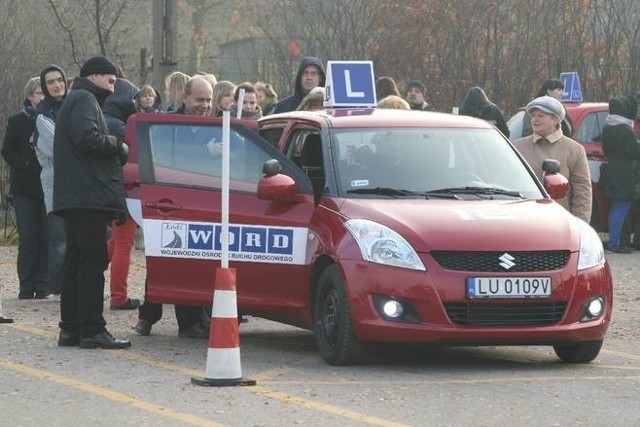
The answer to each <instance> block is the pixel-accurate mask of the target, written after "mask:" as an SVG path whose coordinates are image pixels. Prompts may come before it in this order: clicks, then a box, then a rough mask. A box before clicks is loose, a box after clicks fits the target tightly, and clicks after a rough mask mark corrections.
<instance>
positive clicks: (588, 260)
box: [576, 218, 604, 271]
mask: <svg viewBox="0 0 640 427" xmlns="http://www.w3.org/2000/svg"><path fill="white" fill-rule="evenodd" d="M576 221H578V225H579V226H580V255H579V256H578V271H580V270H585V269H587V268H591V267H595V266H597V265H600V264H602V263H603V262H604V248H603V247H602V242H601V241H600V237H599V236H598V233H596V231H595V230H594V229H593V228H591V226H590V225H589V224H587V223H586V222H584V221H583V220H581V219H579V218H576Z"/></svg>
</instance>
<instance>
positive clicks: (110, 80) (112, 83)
mask: <svg viewBox="0 0 640 427" xmlns="http://www.w3.org/2000/svg"><path fill="white" fill-rule="evenodd" d="M107 81H108V82H109V84H110V85H114V84H116V79H114V78H112V77H109V80H107Z"/></svg>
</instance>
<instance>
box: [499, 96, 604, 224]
mask: <svg viewBox="0 0 640 427" xmlns="http://www.w3.org/2000/svg"><path fill="white" fill-rule="evenodd" d="M564 107H565V110H566V112H567V114H568V115H569V116H570V117H571V120H572V122H573V139H575V140H576V141H578V142H579V143H581V144H582V145H583V146H584V148H585V151H586V152H587V159H588V160H589V172H590V173H591V181H592V186H591V187H592V189H593V204H592V208H591V225H592V226H593V227H594V228H595V229H596V230H598V231H606V230H607V229H608V223H607V220H608V217H609V207H610V206H611V202H610V201H609V199H608V198H607V197H606V196H605V195H604V193H603V192H602V190H601V189H600V186H599V185H598V181H599V180H600V165H601V164H602V163H603V162H606V161H607V158H606V157H605V155H604V154H603V152H602V141H601V140H600V135H601V134H602V128H603V127H604V124H605V123H604V120H605V119H606V117H607V115H608V114H609V104H607V103H606V102H581V103H565V104H564ZM525 114H526V113H525V111H524V110H522V111H519V112H518V113H516V114H515V115H514V116H513V117H511V118H510V119H509V121H508V122H507V125H508V126H509V131H510V133H511V134H510V136H509V138H510V139H511V140H512V141H515V140H516V139H518V138H521V137H522V134H523V128H526V125H527V123H528V122H525V120H524V118H525ZM525 131H526V129H525ZM524 133H526V134H531V125H530V123H529V129H528V132H524Z"/></svg>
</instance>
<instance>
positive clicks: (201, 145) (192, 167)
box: [150, 124, 268, 193]
mask: <svg viewBox="0 0 640 427" xmlns="http://www.w3.org/2000/svg"><path fill="white" fill-rule="evenodd" d="M150 139H151V155H152V159H153V165H154V172H155V178H156V181H157V182H159V183H166V184H178V185H187V186H193V187H208V188H221V187H222V128H221V127H220V126H206V125H182V124H180V125H172V124H158V125H152V126H151V130H150ZM229 157H230V166H229V175H230V181H231V183H230V188H231V190H238V191H245V192H254V193H255V192H257V185H258V180H259V179H260V177H261V176H262V164H263V163H264V162H265V161H266V160H268V156H267V155H266V154H265V153H264V152H262V151H261V150H260V149H258V148H257V147H256V146H255V144H254V143H253V142H252V141H251V140H249V139H247V138H246V137H245V136H244V135H242V134H240V133H238V132H237V131H235V130H234V129H231V133H230V153H229Z"/></svg>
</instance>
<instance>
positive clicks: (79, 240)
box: [53, 56, 131, 349]
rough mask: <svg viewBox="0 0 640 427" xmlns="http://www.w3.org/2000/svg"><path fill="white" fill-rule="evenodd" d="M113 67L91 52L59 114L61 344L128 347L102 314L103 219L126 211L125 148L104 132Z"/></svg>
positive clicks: (56, 188) (56, 201) (56, 191)
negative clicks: (63, 242) (63, 248)
mask: <svg viewBox="0 0 640 427" xmlns="http://www.w3.org/2000/svg"><path fill="white" fill-rule="evenodd" d="M117 73H118V71H117V68H116V66H115V65H114V64H113V63H112V62H111V61H110V60H109V59H107V58H106V57H104V56H94V57H92V58H89V59H88V60H87V61H86V62H85V63H84V64H83V65H82V68H81V69H80V77H78V78H76V79H75V80H74V81H73V89H72V90H71V92H69V95H68V96H67V98H66V100H65V102H64V104H63V105H62V107H61V108H60V111H59V112H58V116H57V118H56V131H55V137H54V148H53V153H54V155H53V161H54V184H53V211H54V212H55V213H57V214H58V215H60V216H62V217H63V218H64V221H65V231H66V234H67V256H66V258H65V260H64V264H63V267H62V276H61V283H62V289H61V291H62V293H61V300H60V317H61V320H60V336H59V338H58V345H59V346H62V347H70V346H75V345H79V346H80V347H81V348H107V349H116V348H126V347H130V346H131V342H130V341H129V340H119V339H116V338H114V337H113V336H112V335H111V334H110V333H109V332H108V331H107V329H106V327H105V326H106V322H105V320H104V317H103V315H102V313H103V294H104V268H105V266H106V265H107V259H106V241H107V225H108V224H109V222H110V221H111V220H112V219H116V218H117V219H123V218H125V212H126V211H125V196H124V188H123V185H122V164H123V163H125V162H126V158H127V155H128V149H127V145H126V144H123V141H121V140H118V138H116V137H115V136H112V135H110V134H109V130H108V128H107V124H106V122H105V119H104V116H103V115H102V110H101V107H102V104H103V103H104V101H105V100H106V99H107V97H108V96H109V95H111V93H112V92H113V90H114V86H115V83H116V75H117Z"/></svg>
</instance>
